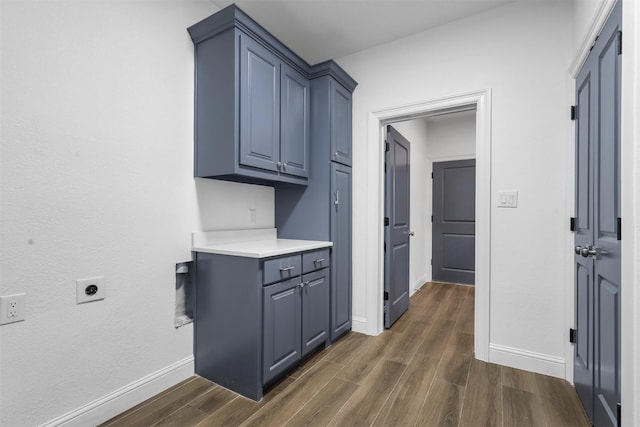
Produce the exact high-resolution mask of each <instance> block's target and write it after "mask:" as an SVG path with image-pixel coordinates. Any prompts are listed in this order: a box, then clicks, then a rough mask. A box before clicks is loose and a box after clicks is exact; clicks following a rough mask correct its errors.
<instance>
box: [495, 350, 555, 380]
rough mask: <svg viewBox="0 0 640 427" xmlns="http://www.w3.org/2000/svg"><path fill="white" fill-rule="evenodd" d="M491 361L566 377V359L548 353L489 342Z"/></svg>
mask: <svg viewBox="0 0 640 427" xmlns="http://www.w3.org/2000/svg"><path fill="white" fill-rule="evenodd" d="M489 361H490V362H492V363H497V364H498V365H504V366H509V367H511V368H517V369H523V370H525V371H531V372H537V373H539V374H544V375H550V376H552V377H558V378H562V379H564V378H565V360H564V359H563V358H561V357H556V356H551V355H548V354H542V353H536V352H533V351H528V350H521V349H518V348H513V347H506V346H503V345H499V344H489Z"/></svg>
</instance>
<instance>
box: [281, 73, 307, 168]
mask: <svg viewBox="0 0 640 427" xmlns="http://www.w3.org/2000/svg"><path fill="white" fill-rule="evenodd" d="M280 82H281V83H280V91H281V96H280V102H281V104H280V105H281V107H280V114H281V117H280V162H281V170H280V172H281V173H283V174H288V175H295V176H301V177H305V178H308V177H309V136H310V133H309V132H310V128H311V126H310V117H309V108H310V100H311V98H310V96H311V85H310V83H309V79H307V78H306V77H305V76H303V75H302V74H300V73H299V72H298V71H296V70H295V69H294V68H293V67H290V66H289V65H287V64H285V63H283V64H282V68H281V74H280ZM300 141H304V143H303V144H301V143H300Z"/></svg>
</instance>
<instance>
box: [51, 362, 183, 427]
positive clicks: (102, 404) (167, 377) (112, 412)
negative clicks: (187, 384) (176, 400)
mask: <svg viewBox="0 0 640 427" xmlns="http://www.w3.org/2000/svg"><path fill="white" fill-rule="evenodd" d="M193 372H194V363H193V356H189V357H186V358H184V359H182V360H179V361H178V362H176V363H173V364H171V365H169V366H167V367H165V368H162V369H160V370H159V371H156V372H153V373H152V374H150V375H147V376H146V377H144V378H140V379H139V380H137V381H134V382H132V383H130V384H128V385H126V386H124V387H122V388H120V389H118V390H115V391H114V392H111V393H109V394H107V395H106V396H103V397H101V398H99V399H96V400H94V401H93V402H89V403H87V404H86V405H84V406H81V407H79V408H77V409H75V410H73V411H71V412H67V413H66V414H64V415H61V416H59V417H58V418H55V419H53V420H51V421H49V422H47V423H45V424H43V425H42V427H54V426H64V427H72V426H78V427H81V426H89V425H98V424H100V423H103V422H105V421H107V420H108V419H110V418H113V417H114V416H116V415H118V414H120V413H122V412H124V411H126V410H127V409H129V408H131V407H133V406H135V405H137V404H138V403H141V402H144V401H145V400H147V399H149V398H150V397H153V396H155V395H156V394H158V393H160V392H161V391H163V390H166V389H167V388H169V387H171V386H173V385H175V384H177V383H179V382H180V381H183V380H185V379H187V378H189V377H190V376H192V375H193Z"/></svg>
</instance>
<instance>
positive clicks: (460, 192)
mask: <svg viewBox="0 0 640 427" xmlns="http://www.w3.org/2000/svg"><path fill="white" fill-rule="evenodd" d="M432 236H433V237H432V250H433V252H432V254H433V262H432V264H433V280H435V281H438V282H451V283H462V284H466V285H474V284H475V276H476V272H475V270H476V257H475V244H476V161H475V159H470V160H457V161H452V162H437V163H434V164H433V231H432Z"/></svg>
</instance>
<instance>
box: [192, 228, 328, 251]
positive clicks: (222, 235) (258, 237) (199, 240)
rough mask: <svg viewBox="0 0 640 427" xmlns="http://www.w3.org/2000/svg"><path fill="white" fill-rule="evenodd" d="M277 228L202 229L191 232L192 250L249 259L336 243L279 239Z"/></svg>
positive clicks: (324, 246) (323, 246)
mask: <svg viewBox="0 0 640 427" xmlns="http://www.w3.org/2000/svg"><path fill="white" fill-rule="evenodd" d="M277 235H278V233H277V230H276V229H275V228H266V229H256V230H229V231H200V232H193V233H192V234H191V245H192V246H191V250H192V251H194V252H206V253H210V254H220V255H233V256H242V257H248V258H268V257H272V256H277V255H286V254H289V253H293V252H303V251H309V250H312V249H320V248H327V247H330V246H333V243H332V242H326V241H318V240H293V239H278V237H277Z"/></svg>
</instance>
